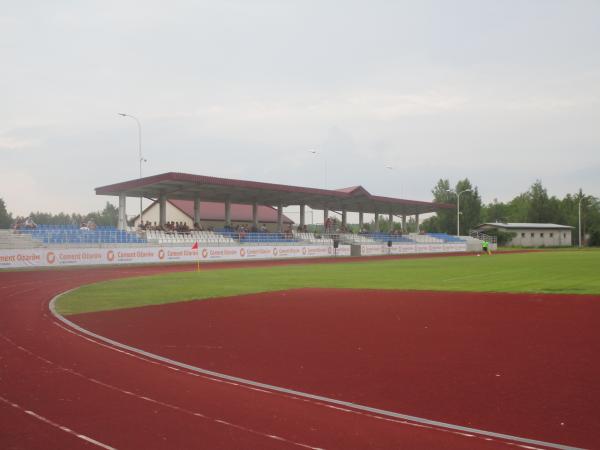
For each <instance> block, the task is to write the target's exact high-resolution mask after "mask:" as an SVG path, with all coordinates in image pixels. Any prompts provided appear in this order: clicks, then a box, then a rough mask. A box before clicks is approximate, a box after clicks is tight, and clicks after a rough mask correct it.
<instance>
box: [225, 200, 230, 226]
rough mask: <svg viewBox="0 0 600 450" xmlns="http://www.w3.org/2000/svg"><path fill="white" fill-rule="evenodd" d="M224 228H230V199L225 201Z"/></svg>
mask: <svg viewBox="0 0 600 450" xmlns="http://www.w3.org/2000/svg"><path fill="white" fill-rule="evenodd" d="M225 226H226V227H230V226H231V199H229V198H228V199H227V200H225Z"/></svg>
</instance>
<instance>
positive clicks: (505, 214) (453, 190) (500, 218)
mask: <svg viewBox="0 0 600 450" xmlns="http://www.w3.org/2000/svg"><path fill="white" fill-rule="evenodd" d="M431 192H432V194H433V201H435V202H440V203H451V204H456V196H457V193H460V192H462V194H461V195H460V212H461V214H460V234H461V235H466V234H468V233H469V231H470V230H472V229H473V228H475V227H477V225H480V224H482V223H486V222H504V223H506V222H517V223H518V222H521V223H522V222H526V223H554V224H559V225H570V226H572V227H575V229H574V230H573V233H572V236H573V244H576V245H577V244H579V242H578V240H579V236H578V234H579V232H578V226H579V225H578V224H579V202H580V201H581V229H582V236H583V237H584V243H585V244H587V245H593V246H599V245H600V199H598V198H597V197H594V196H591V195H585V194H584V193H583V192H582V191H581V190H579V192H576V193H573V194H567V195H565V197H564V198H562V199H561V198H558V197H556V196H549V195H548V191H547V190H546V188H545V187H544V186H543V185H542V182H541V180H537V181H536V182H535V183H533V184H532V185H531V186H530V188H529V189H528V190H527V191H525V192H523V193H521V194H519V195H517V196H516V197H514V198H513V199H512V200H510V201H508V202H499V201H498V200H497V199H494V201H492V202H491V203H488V204H487V205H486V204H483V202H482V200H481V196H480V195H479V191H478V189H477V186H473V185H472V184H471V182H470V181H469V179H468V178H465V179H464V180H460V181H458V182H457V183H456V185H455V186H451V185H450V181H449V180H448V179H440V180H439V181H438V182H437V184H436V185H435V186H434V188H433V189H432V191H431ZM421 229H423V230H425V231H427V232H432V233H448V234H456V210H455V209H452V210H442V211H439V212H438V213H437V214H436V215H435V216H433V217H430V218H428V219H426V220H424V221H423V223H422V225H421Z"/></svg>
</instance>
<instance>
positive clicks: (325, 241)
mask: <svg viewBox="0 0 600 450" xmlns="http://www.w3.org/2000/svg"><path fill="white" fill-rule="evenodd" d="M294 237H295V238H296V239H298V240H299V241H302V242H307V243H309V244H319V245H333V239H331V238H329V237H328V236H321V235H316V234H314V233H299V232H294Z"/></svg>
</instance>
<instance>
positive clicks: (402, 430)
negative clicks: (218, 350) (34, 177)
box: [0, 264, 531, 449]
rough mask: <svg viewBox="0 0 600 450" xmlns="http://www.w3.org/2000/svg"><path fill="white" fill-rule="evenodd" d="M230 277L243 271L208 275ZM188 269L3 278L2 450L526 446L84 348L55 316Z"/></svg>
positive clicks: (104, 348) (95, 345)
mask: <svg viewBox="0 0 600 450" xmlns="http://www.w3.org/2000/svg"><path fill="white" fill-rule="evenodd" d="M227 267H239V264H235V265H214V266H211V267H210V269H223V268H227ZM184 270H187V271H189V270H194V266H165V267H131V268H108V269H107V268H94V269H71V270H52V271H35V272H33V271H27V272H3V273H0V298H1V300H0V369H1V372H0V377H1V379H0V447H2V448H24V449H30V448H63V449H68V448H119V449H126V448H148V449H159V448H207V449H219V448H223V449H231V448H244V449H253V448H256V449H270V448H274V449H281V448H327V449H349V448H361V449H363V448H411V449H430V448H436V449H443V448H452V449H474V448H477V449H488V448H489V449H494V448H509V447H511V446H512V447H514V446H515V445H520V444H518V443H514V442H505V441H502V440H497V439H493V438H490V437H481V436H475V435H470V434H469V433H457V432H451V431H448V430H444V429H441V428H435V427H427V426H423V425H421V424H417V423H410V422H408V421H402V420H395V419H392V418H387V417H384V416H378V415H374V414H364V413H356V412H353V411H348V410H347V409H346V408H341V407H338V406H335V405H331V404H326V403H322V402H318V401H317V402H315V401H310V400H308V399H305V398H304V399H303V398H298V397H295V396H293V395H287V394H284V393H277V392H272V391H271V392H269V391H265V390H262V389H259V388H256V387H252V386H244V385H239V384H234V383H229V382H225V381H224V380H219V379H215V378H212V377H207V376H204V375H201V374H198V373H193V372H190V371H185V370H182V369H180V368H177V367H173V366H169V365H166V364H161V363H160V362H158V361H153V360H151V359H148V358H145V357H142V356H139V355H135V354H132V353H130V352H127V351H125V350H122V349H115V348H114V347H111V346H108V345H104V344H103V343H99V342H98V341H96V340H94V339H91V338H89V337H82V336H81V335H79V334H78V333H76V332H74V331H73V330H71V329H68V328H67V327H65V326H64V325H63V324H61V323H60V322H59V321H58V320H56V319H55V318H54V317H53V316H52V315H51V314H50V312H49V310H48V303H49V302H50V300H51V299H52V298H53V297H54V296H56V295H57V294H59V293H61V292H64V291H66V290H69V289H73V288H75V287H77V286H80V285H83V284H87V283H92V282H96V281H101V280H108V279H114V278H123V277H131V276H140V275H150V274H156V273H164V272H172V271H184ZM529 448H531V447H529Z"/></svg>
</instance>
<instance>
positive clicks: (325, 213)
mask: <svg viewBox="0 0 600 450" xmlns="http://www.w3.org/2000/svg"><path fill="white" fill-rule="evenodd" d="M328 217H329V210H328V209H327V208H325V209H324V210H323V231H325V232H327V231H328V230H325V224H326V223H327V218H328Z"/></svg>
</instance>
